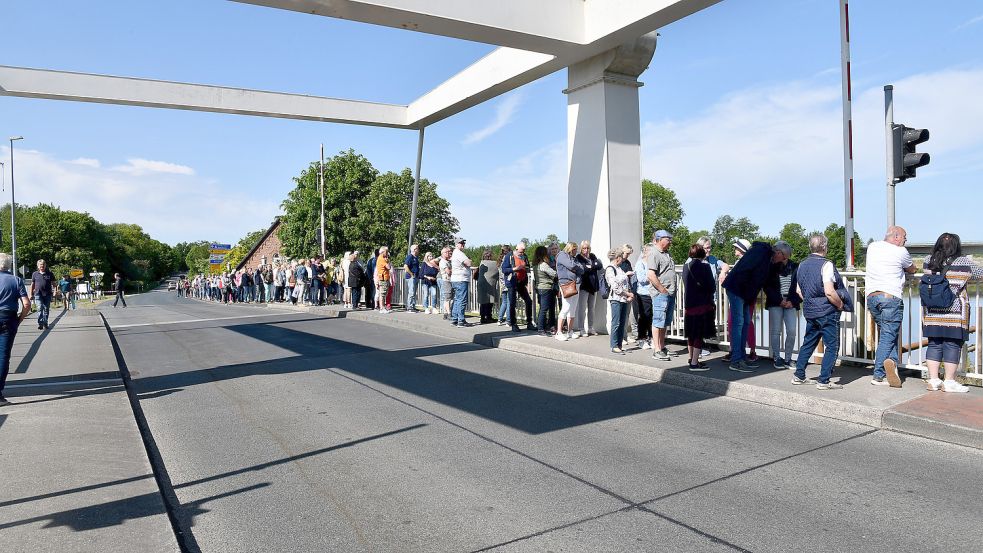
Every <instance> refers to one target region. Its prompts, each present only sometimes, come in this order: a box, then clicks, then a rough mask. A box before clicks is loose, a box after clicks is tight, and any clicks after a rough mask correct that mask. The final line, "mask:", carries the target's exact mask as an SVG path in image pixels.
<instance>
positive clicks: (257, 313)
mask: <svg viewBox="0 0 983 553" xmlns="http://www.w3.org/2000/svg"><path fill="white" fill-rule="evenodd" d="M128 301H129V305H130V307H129V308H127V309H125V310H124V309H115V310H114V309H113V308H111V307H104V308H103V311H104V313H105V314H106V317H107V319H108V321H109V323H110V325H111V326H112V327H113V334H114V336H115V338H116V340H117V342H118V344H119V346H120V348H121V351H122V354H123V356H124V358H125V361H126V365H127V367H128V369H129V371H130V373H131V375H132V378H133V385H134V389H135V390H136V391H137V393H138V394H139V397H140V405H141V407H142V409H143V411H144V413H145V416H146V418H147V421H148V423H149V426H150V429H151V431H152V433H153V436H154V440H155V441H156V444H157V446H158V448H159V450H160V452H161V457H162V459H163V462H164V465H165V466H166V470H167V473H168V476H169V478H170V481H171V483H172V485H173V491H174V495H175V496H176V499H177V500H178V501H179V502H180V506H179V508H178V510H177V514H178V519H179V520H181V521H182V524H184V525H185V526H187V529H188V530H190V533H189V543H190V547H191V549H195V548H198V549H200V550H201V551H208V552H212V551H400V552H402V551H407V552H416V551H452V552H458V551H462V552H463V551H484V550H494V551H535V552H540V551H590V552H597V551H617V552H621V551H733V550H738V551H742V550H747V551H795V552H810V551H859V550H863V551H865V553H871V552H875V551H891V552H896V551H980V550H983V533H981V532H980V522H979V520H980V517H979V513H980V497H981V495H983V494H981V492H983V452H980V451H978V450H971V449H966V448H961V447H958V446H951V445H947V444H943V443H939V442H933V441H930V440H924V439H920V438H915V437H911V436H906V435H901V434H896V433H891V432H883V431H873V430H872V429H871V428H868V427H864V426H860V425H854V424H848V423H841V422H837V421H834V420H831V419H824V418H820V417H814V416H810V415H804V414H799V413H795V412H791V411H786V410H782V409H778V408H772V407H767V406H762V405H758V404H754V403H749V402H743V401H739V400H734V399H730V398H725V397H717V396H708V395H704V394H700V393H698V392H694V391H689V390H684V389H680V388H674V387H671V386H664V385H659V384H653V383H651V382H647V381H643V380H638V379H634V378H631V377H627V376H622V375H615V374H610V373H605V372H601V371H595V370H591V369H585V368H581V367H578V366H574V365H572V364H568V363H564V362H563V361H562V359H558V360H556V361H548V360H543V359H536V358H530V357H526V356H523V355H520V354H514V353H509V352H504V351H501V350H491V349H483V348H480V347H477V346H474V345H472V344H466V343H459V342H453V341H450V340H447V339H444V338H438V337H434V336H428V335H424V334H415V333H411V332H403V331H396V330H393V329H391V328H385V327H380V326H376V325H371V324H368V323H362V322H357V321H351V320H344V319H321V318H317V317H315V316H312V315H310V314H306V313H296V312H289V311H282V310H269V309H258V308H254V307H249V306H245V307H239V306H223V305H213V304H205V303H201V302H195V301H190V300H184V299H179V298H177V297H176V296H175V295H174V294H173V293H164V292H152V293H148V294H144V295H141V296H135V297H133V298H131V299H130V300H128ZM420 316H426V315H420Z"/></svg>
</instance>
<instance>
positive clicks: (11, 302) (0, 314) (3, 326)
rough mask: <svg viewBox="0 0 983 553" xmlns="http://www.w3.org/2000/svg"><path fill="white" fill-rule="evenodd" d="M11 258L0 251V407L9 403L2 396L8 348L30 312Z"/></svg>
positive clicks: (7, 367) (7, 370) (22, 285)
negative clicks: (13, 273)
mask: <svg viewBox="0 0 983 553" xmlns="http://www.w3.org/2000/svg"><path fill="white" fill-rule="evenodd" d="M12 263H13V260H12V259H11V258H10V256H9V255H7V254H5V253H0V407H2V406H5V405H10V402H9V401H7V400H6V399H5V398H4V397H3V386H4V383H5V382H6V381H7V372H9V371H10V350H11V348H13V347H14V337H15V336H17V327H18V326H20V323H21V321H23V320H24V317H27V314H28V313H30V312H31V301H30V300H29V299H28V298H27V290H25V289H24V283H23V281H21V279H20V278H18V277H15V276H14V275H12V274H10V269H11V264H12Z"/></svg>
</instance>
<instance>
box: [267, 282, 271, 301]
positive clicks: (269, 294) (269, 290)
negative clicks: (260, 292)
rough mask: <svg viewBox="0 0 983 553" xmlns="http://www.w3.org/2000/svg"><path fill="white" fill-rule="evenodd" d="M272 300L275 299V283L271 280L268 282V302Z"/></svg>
mask: <svg viewBox="0 0 983 553" xmlns="http://www.w3.org/2000/svg"><path fill="white" fill-rule="evenodd" d="M272 301H273V283H272V282H270V283H267V284H266V303H270V302H272Z"/></svg>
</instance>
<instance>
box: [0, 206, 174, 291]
mask: <svg viewBox="0 0 983 553" xmlns="http://www.w3.org/2000/svg"><path fill="white" fill-rule="evenodd" d="M16 215H17V264H18V265H19V266H24V267H26V270H27V275H28V276H30V274H31V273H32V272H33V271H34V270H35V268H36V265H35V264H36V262H37V260H39V259H44V260H45V261H46V262H47V263H48V266H49V267H50V268H51V271H52V272H53V273H54V274H55V275H56V276H58V277H61V276H63V275H66V274H68V273H69V271H70V270H71V269H81V270H82V271H83V273H84V274H85V277H84V278H86V279H88V274H89V273H91V272H94V271H96V272H102V273H105V274H106V275H107V276H106V277H104V279H103V283H104V284H105V283H108V282H111V281H112V275H113V273H120V274H121V275H123V277H124V279H125V280H127V281H128V283H129V285H130V286H131V287H132V288H138V287H140V286H142V285H151V284H154V283H156V282H158V281H159V280H160V279H161V278H163V277H164V276H166V275H168V274H170V273H171V272H172V271H174V270H175V268H176V267H177V266H178V265H179V260H178V259H177V258H176V257H175V255H174V251H173V249H172V248H171V246H169V245H167V244H165V243H163V242H160V241H158V240H155V239H153V238H151V237H150V235H148V234H147V233H146V232H144V231H143V229H142V228H141V227H140V226H139V225H134V224H127V223H113V224H108V225H107V224H103V223H100V222H99V221H97V220H96V219H95V218H94V217H92V215H89V214H88V213H80V212H78V211H70V210H63V209H61V208H59V207H56V206H54V205H51V204H38V205H35V206H24V205H18V206H17V214H16ZM0 233H2V239H0V249H2V250H3V251H5V252H10V251H11V243H10V242H11V241H10V204H6V205H4V206H3V207H2V208H0ZM15 269H16V268H15Z"/></svg>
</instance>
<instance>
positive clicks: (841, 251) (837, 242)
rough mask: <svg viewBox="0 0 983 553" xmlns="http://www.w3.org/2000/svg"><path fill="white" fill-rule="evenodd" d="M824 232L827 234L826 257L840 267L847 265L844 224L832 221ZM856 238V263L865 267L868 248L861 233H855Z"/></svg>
mask: <svg viewBox="0 0 983 553" xmlns="http://www.w3.org/2000/svg"><path fill="white" fill-rule="evenodd" d="M823 234H824V235H826V240H827V246H826V258H827V259H829V260H830V261H832V262H833V265H834V266H835V267H836V268H838V269H843V268H845V267H846V228H845V227H844V226H843V225H837V224H836V223H830V224H829V225H828V226H827V227H826V229H825V230H823ZM853 238H854V250H853V251H854V265H856V266H857V267H863V266H864V264H865V261H866V258H865V255H866V250H864V247H863V244H864V243H863V241H862V239H861V238H860V234H858V233H857V232H854V233H853Z"/></svg>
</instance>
